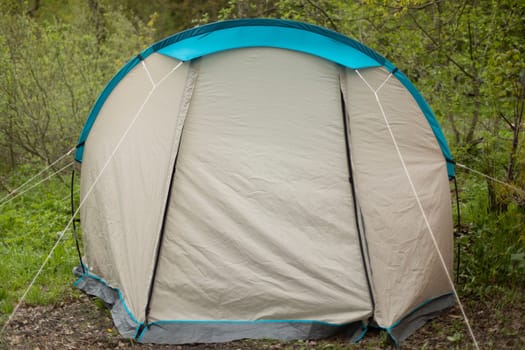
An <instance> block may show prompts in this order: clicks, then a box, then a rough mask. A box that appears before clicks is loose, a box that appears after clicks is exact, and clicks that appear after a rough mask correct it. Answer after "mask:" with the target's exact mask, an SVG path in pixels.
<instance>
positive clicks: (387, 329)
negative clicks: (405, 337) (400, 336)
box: [374, 292, 454, 348]
mask: <svg viewBox="0 0 525 350" xmlns="http://www.w3.org/2000/svg"><path fill="white" fill-rule="evenodd" d="M452 294H454V292H449V293H445V294H442V295H440V296H437V297H434V298H430V299H428V300H425V301H424V302H422V303H421V304H419V305H418V306H416V307H415V308H413V309H412V310H410V311H409V312H408V313H406V314H405V315H404V316H403V317H401V318H400V319H399V320H397V321H396V322H394V323H393V324H392V325H391V326H389V327H383V326H379V325H378V326H376V327H374V328H379V329H383V330H385V331H386V332H387V333H388V335H389V336H390V338H391V339H392V341H393V342H394V343H395V345H396V347H397V348H399V345H400V344H399V341H398V340H397V338H396V337H395V336H394V335H393V334H392V329H394V328H396V327H397V326H398V325H399V324H400V323H401V322H403V320H404V319H406V318H407V317H408V316H410V315H412V314H413V313H414V312H416V311H418V310H419V309H421V308H422V307H424V306H425V305H428V304H430V303H431V302H433V301H435V300H437V299H439V298H443V297H446V296H449V295H452Z"/></svg>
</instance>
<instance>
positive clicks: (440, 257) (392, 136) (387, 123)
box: [355, 70, 479, 350]
mask: <svg viewBox="0 0 525 350" xmlns="http://www.w3.org/2000/svg"><path fill="white" fill-rule="evenodd" d="M355 72H356V73H357V75H359V77H360V78H361V80H363V82H365V84H366V85H367V86H368V88H369V89H370V91H372V93H373V94H374V96H375V98H376V101H377V104H378V106H379V109H380V111H381V114H382V115H383V119H384V121H385V124H386V127H387V129H388V133H389V134H390V138H391V139H392V142H393V144H394V147H395V149H396V152H397V156H398V157H399V160H400V161H401V165H402V166H403V170H404V172H405V175H406V177H407V178H408V182H409V184H410V188H411V190H412V192H413V194H414V196H415V198H416V202H417V205H418V207H419V210H420V211H421V214H422V216H423V219H424V221H425V225H426V227H427V230H428V232H429V233H430V237H431V238H432V243H433V244H434V247H435V248H436V251H437V253H438V256H439V260H440V261H441V264H442V265H443V270H444V271H445V274H446V276H447V278H448V282H449V283H450V286H451V287H452V291H453V292H454V296H455V297H456V300H457V302H458V306H459V309H460V311H461V314H462V315H463V318H464V320H465V323H466V325H467V328H468V331H469V333H470V336H471V338H472V341H473V342H474V346H475V347H476V349H477V350H479V345H478V341H477V340H476V336H475V335H474V332H473V331H472V327H471V326H470V322H469V319H468V317H467V314H466V313H465V310H464V308H463V304H462V303H461V300H460V299H459V295H458V292H457V291H456V287H455V286H454V282H453V280H452V277H451V276H450V273H449V271H448V268H447V264H446V263H445V259H444V258H443V255H442V254H441V251H440V250H439V246H438V243H437V240H436V237H435V235H434V231H433V230H432V227H431V226H430V222H429V221H428V218H427V215H426V213H425V209H424V208H423V204H422V203H421V200H420V198H419V195H418V193H417V191H416V187H415V185H414V182H413V181H412V177H411V176H410V172H409V171H408V168H407V166H406V163H405V159H404V158H403V155H402V154H401V150H400V149H399V145H398V143H397V140H396V137H395V136H394V133H393V131H392V128H391V126H390V122H389V121H388V118H387V117H386V113H385V111H384V109H383V105H382V104H381V101H380V99H379V96H378V94H377V92H378V91H379V89H381V88H382V87H383V86H384V84H385V83H386V81H387V80H388V79H390V77H391V76H392V74H389V75H388V77H387V78H386V80H385V81H384V82H383V84H381V86H379V88H378V89H377V90H374V89H372V87H371V86H370V84H368V82H367V81H366V79H365V78H364V77H363V76H362V75H361V73H360V72H359V71H358V70H356V71H355Z"/></svg>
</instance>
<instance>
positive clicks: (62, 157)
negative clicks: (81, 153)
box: [0, 147, 75, 203]
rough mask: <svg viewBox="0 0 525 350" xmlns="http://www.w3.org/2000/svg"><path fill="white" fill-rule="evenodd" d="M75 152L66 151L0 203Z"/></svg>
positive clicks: (72, 149) (0, 200)
mask: <svg viewBox="0 0 525 350" xmlns="http://www.w3.org/2000/svg"><path fill="white" fill-rule="evenodd" d="M74 150H75V147H73V148H71V149H70V150H69V151H67V152H66V153H64V154H63V155H62V156H60V157H59V158H58V159H57V160H55V161H54V162H53V163H51V164H49V165H48V166H46V167H45V168H44V169H42V170H41V171H40V172H39V173H38V174H36V175H34V176H32V177H31V178H30V179H29V180H27V181H26V182H24V183H23V184H21V185H20V186H18V187H17V188H15V189H14V190H12V191H11V192H9V193H8V194H7V195H6V196H5V197H3V198H2V199H0V203H3V202H4V200H6V199H7V198H9V197H10V196H12V195H14V194H15V193H17V192H18V191H20V190H21V189H22V188H23V187H24V186H26V185H28V184H29V183H30V182H31V181H33V180H34V179H36V178H37V177H38V176H40V175H41V174H42V173H43V172H45V171H46V170H47V169H49V168H51V167H52V166H53V165H55V164H56V163H58V162H60V161H61V160H62V159H64V158H65V157H67V156H69V155H70V154H71V152H73V151H74Z"/></svg>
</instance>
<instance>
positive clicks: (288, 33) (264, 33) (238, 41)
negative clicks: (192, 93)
mask: <svg viewBox="0 0 525 350" xmlns="http://www.w3.org/2000/svg"><path fill="white" fill-rule="evenodd" d="M247 47H274V48H280V49H287V50H293V51H299V52H303V53H307V54H310V55H314V56H318V57H321V58H324V59H327V60H329V61H333V62H335V63H338V64H340V65H342V66H345V67H348V68H351V69H359V68H368V67H380V66H381V65H382V64H381V63H379V62H378V61H376V60H375V59H373V58H372V57H370V56H368V55H367V54H366V53H363V52H361V51H359V50H357V49H355V48H354V47H352V46H349V45H347V44H346V43H342V42H340V41H336V40H333V39H331V38H328V37H326V36H324V35H321V34H317V33H312V32H310V31H305V30H303V29H297V28H286V27H256V26H245V27H237V28H228V29H223V30H218V31H214V32H211V33H207V34H201V35H199V36H195V37H192V38H188V39H184V40H181V41H179V42H177V43H174V44H171V45H169V46H166V47H164V48H162V49H160V50H159V51H158V53H160V54H163V55H166V56H169V57H172V58H175V59H178V60H180V61H189V60H192V59H195V58H199V57H202V56H206V55H209V54H213V53H217V52H221V51H227V50H232V49H240V48H247Z"/></svg>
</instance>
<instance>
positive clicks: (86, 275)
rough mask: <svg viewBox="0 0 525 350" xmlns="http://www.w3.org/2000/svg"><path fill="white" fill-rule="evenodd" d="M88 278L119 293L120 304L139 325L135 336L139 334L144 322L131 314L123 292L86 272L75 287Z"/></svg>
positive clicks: (74, 284)
mask: <svg viewBox="0 0 525 350" xmlns="http://www.w3.org/2000/svg"><path fill="white" fill-rule="evenodd" d="M85 271H88V270H87V267H86V270H85ZM86 277H89V278H92V279H94V280H96V281H98V282H100V283H102V284H103V285H105V286H106V287H108V288H111V289H113V290H115V291H116V292H117V293H118V296H119V299H120V302H121V303H122V305H123V306H124V310H126V313H127V314H128V316H129V317H130V318H131V320H132V321H133V322H135V323H136V324H137V329H136V330H135V335H136V334H137V333H138V330H139V329H140V327H141V326H142V325H143V322H139V321H138V320H137V318H136V317H135V316H134V315H133V313H132V312H131V310H130V309H129V307H128V305H127V304H126V301H125V300H124V296H123V294H122V292H121V291H120V289H118V288H114V287H111V286H110V284H109V283H108V282H106V281H105V280H104V279H103V278H101V277H99V276H97V275H94V274H92V273H90V272H86V273H84V274H83V275H82V276H80V277H79V278H78V279H77V280H76V281H75V282H73V286H75V287H77V286H78V284H79V283H80V282H81V281H82V280H83V279H85V278H86Z"/></svg>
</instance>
